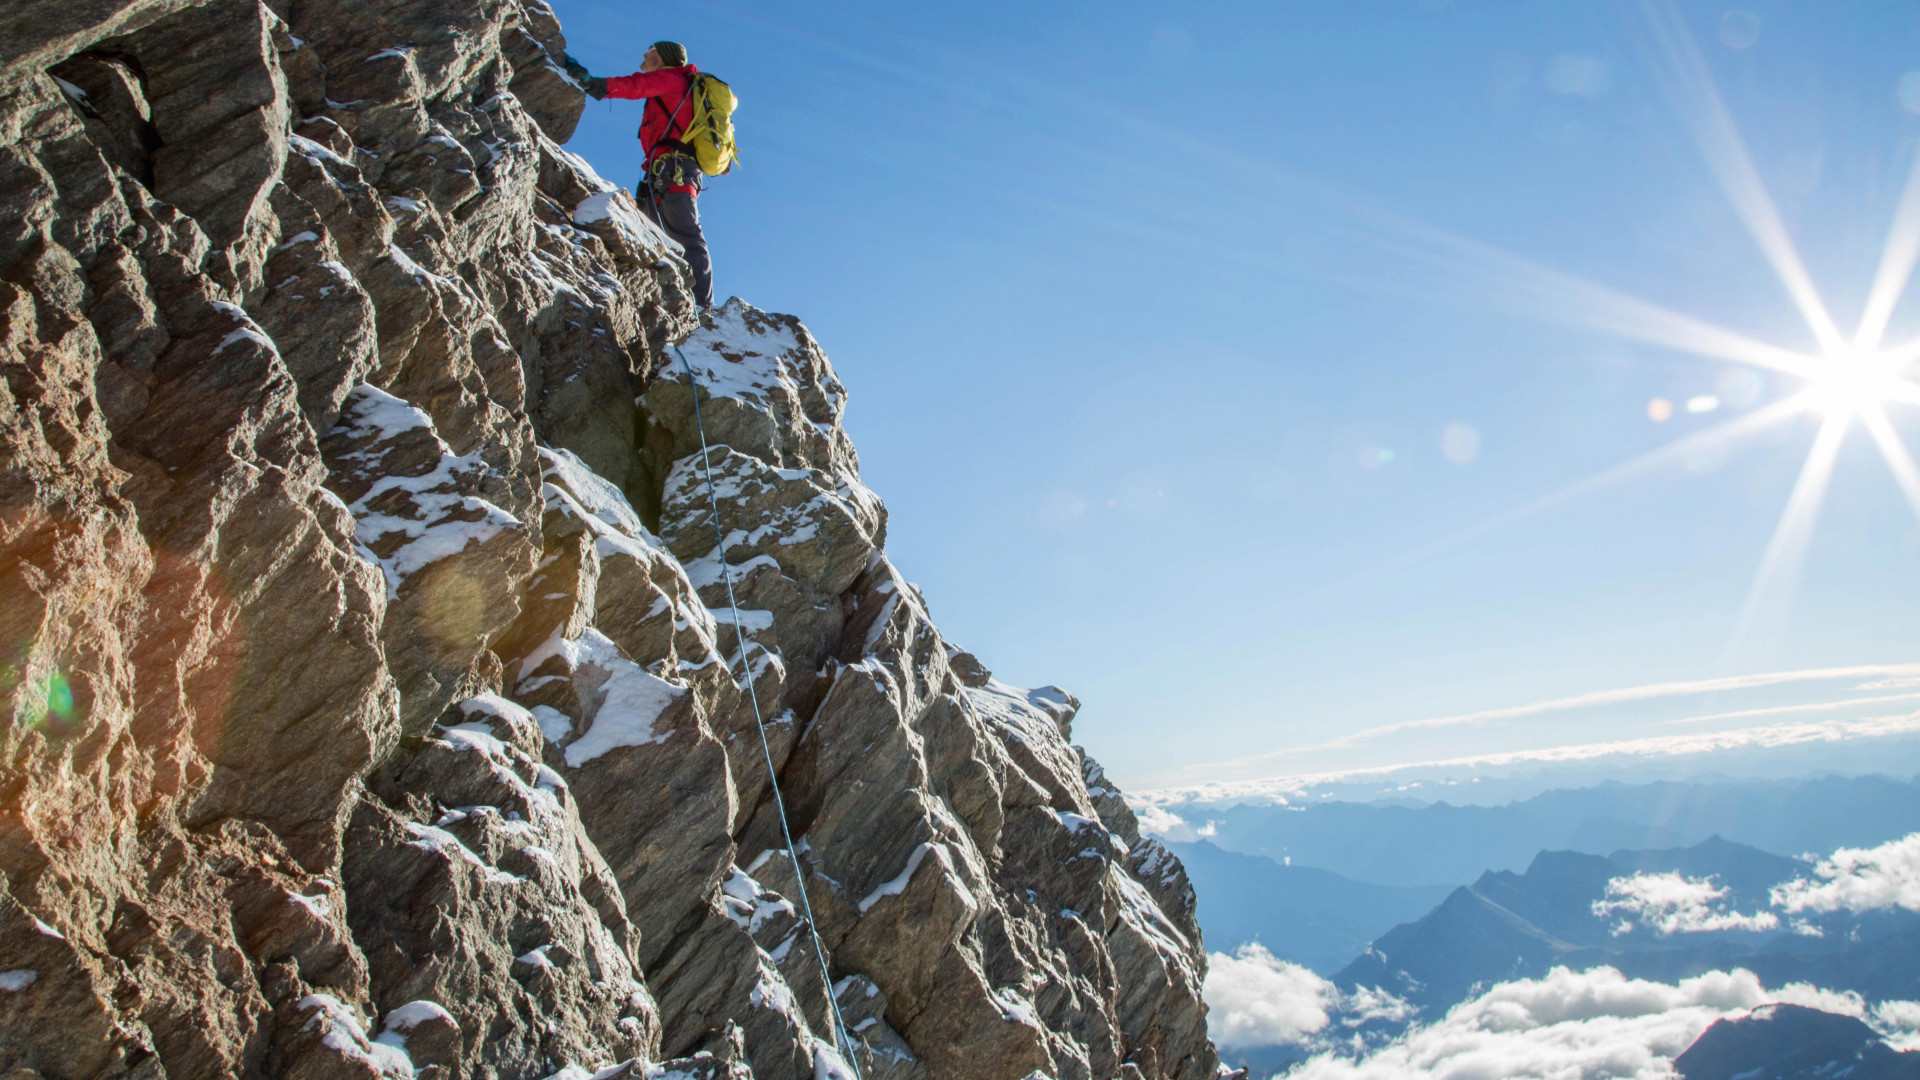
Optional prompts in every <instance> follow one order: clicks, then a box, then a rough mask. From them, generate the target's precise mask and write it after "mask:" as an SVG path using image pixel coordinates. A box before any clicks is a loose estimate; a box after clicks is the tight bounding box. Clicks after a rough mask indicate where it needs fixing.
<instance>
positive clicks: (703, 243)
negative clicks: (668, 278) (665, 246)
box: [640, 191, 713, 308]
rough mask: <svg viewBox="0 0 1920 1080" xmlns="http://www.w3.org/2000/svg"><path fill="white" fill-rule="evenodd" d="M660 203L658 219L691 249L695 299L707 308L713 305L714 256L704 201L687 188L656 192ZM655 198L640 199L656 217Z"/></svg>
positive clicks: (669, 231) (669, 233)
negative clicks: (704, 226)
mask: <svg viewBox="0 0 1920 1080" xmlns="http://www.w3.org/2000/svg"><path fill="white" fill-rule="evenodd" d="M654 199H657V200H658V202H659V205H660V213H659V216H658V218H656V220H657V221H658V222H659V225H660V227H661V228H662V229H664V230H666V233H667V235H668V236H671V237H673V238H674V240H676V241H678V242H679V244H680V246H681V247H683V248H685V249H686V251H687V265H688V266H689V267H691V268H692V269H693V300H694V303H697V304H699V305H700V306H701V307H703V308H710V307H712V306H713V259H712V257H711V256H709V255H708V254H707V238H706V235H705V234H704V233H702V232H701V231H700V204H699V202H698V200H696V199H695V198H694V196H692V195H690V194H688V193H687V192H684V191H665V192H656V193H655V195H654ZM653 201H654V200H653V199H642V200H640V208H641V209H643V210H645V211H647V216H649V217H653V216H654V214H653V209H654V208H653V206H652V205H651V204H652V202H653Z"/></svg>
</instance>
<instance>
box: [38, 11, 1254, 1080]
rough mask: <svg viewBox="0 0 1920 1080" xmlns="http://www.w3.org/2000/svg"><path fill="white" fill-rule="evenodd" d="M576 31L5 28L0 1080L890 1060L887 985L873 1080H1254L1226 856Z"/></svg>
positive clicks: (520, 14)
mask: <svg viewBox="0 0 1920 1080" xmlns="http://www.w3.org/2000/svg"><path fill="white" fill-rule="evenodd" d="M563 49H564V42H563V39H562V36H561V29H560V26H559V24H558V22H557V20H556V19H555V17H554V15H553V13H552V12H551V11H550V10H549V9H547V8H546V7H545V6H544V5H543V4H541V3H540V0H272V2H270V3H260V2H257V0H9V3H8V4H7V6H6V10H5V11H4V12H0V368H3V370H4V374H5V381H4V385H0V694H4V696H5V708H6V717H7V721H6V726H5V729H4V731H0V1076H4V1077H7V1078H9V1080H25V1078H31V1077H46V1078H50V1080H83V1078H93V1077H140V1078H159V1077H171V1078H176V1080H184V1078H200V1077H300V1078H336V1077H339V1078H346V1077H355V1078H370V1077H405V1076H421V1077H429V1076H430V1077H441V1078H454V1077H476V1078H495V1077H497V1078H545V1077H554V1076H559V1077H568V1078H576V1077H577V1078H584V1077H587V1076H589V1075H593V1074H595V1073H596V1071H597V1072H598V1073H599V1075H603V1076H631V1077H640V1076H646V1077H667V1076H680V1077H735V1078H737V1077H746V1076H757V1077H762V1078H782V1080H784V1078H786V1077H826V1076H840V1075H846V1074H847V1073H848V1072H849V1064H850V1063H848V1062H846V1061H843V1060H842V1057H841V1054H840V1053H839V1051H838V1050H837V1049H836V1040H835V1037H834V1032H833V1025H832V1019H831V1017H832V1014H833V1011H834V1010H833V1007H832V1006H833V1005H835V1004H837V1006H838V1011H839V1012H840V1013H841V1014H843V1015H844V1017H845V1022H846V1026H847V1028H848V1029H849V1030H850V1031H851V1033H852V1037H853V1039H854V1040H855V1042H856V1043H857V1047H856V1049H855V1051H854V1052H853V1055H852V1056H853V1058H854V1061H853V1062H852V1063H851V1065H853V1066H857V1067H858V1069H859V1071H860V1073H861V1075H863V1076H865V1077H869V1078H885V1080H910V1078H921V1077H925V1078H929V1080H944V1078H960V1077H967V1078H982V1080H1016V1078H1022V1077H1029V1076H1047V1077H1057V1078H1061V1080H1065V1078H1095V1080H1108V1078H1114V1077H1135V1078H1157V1077H1168V1078H1175V1077H1177V1078H1182V1080H1191V1078H1201V1077H1211V1076H1213V1075H1214V1073H1215V1071H1216V1068H1217V1065H1216V1058H1215V1055H1214V1052H1213V1049H1212V1047H1211V1045H1210V1044H1209V1043H1208V1041H1207V1038H1206V1033H1205V1008H1204V1006H1203V1005H1202V1004H1201V1001H1200V996H1199V990H1200V984H1201V979H1202V976H1203V968H1204V954H1203V953H1202V951H1201V947H1200V937H1199V931H1198V928H1197V926H1196V925H1195V922H1194V918H1193V894H1192V891H1191V889H1190V888H1189V887H1188V886H1187V883H1186V880H1185V875H1184V873H1183V871H1182V870H1181V869H1180V867H1179V864H1178V862H1177V861H1175V860H1173V859H1172V858H1171V856H1169V855H1168V854H1167V853H1166V851H1165V849H1163V848H1161V847H1160V846H1159V845H1158V844H1157V843H1155V842H1154V841H1152V840H1150V839H1143V838H1142V837H1141V836H1140V835H1139V833H1138V831H1137V829H1136V828H1135V825H1134V822H1133V819H1132V816H1131V814H1130V813H1129V812H1128V811H1127V809H1126V807H1125V806H1124V804H1123V803H1122V802H1121V801H1120V800H1119V798H1118V796H1117V795H1116V794H1115V793H1114V792H1113V791H1112V790H1111V787H1110V785H1108V784H1106V783H1105V781H1104V779H1103V778H1102V777H1101V775H1100V773H1099V769H1098V766H1097V765H1096V764H1094V763H1093V762H1092V761H1090V760H1089V759H1087V757H1086V756H1085V755H1084V754H1083V753H1082V752H1080V751H1079V750H1078V749H1076V748H1074V747H1073V746H1072V745H1071V743H1070V736H1071V729H1070V724H1071V721H1072V718H1073V714H1074V710H1075V708H1076V702H1075V701H1074V700H1073V698H1072V697H1070V696H1069V695H1067V694H1066V693H1064V692H1062V691H1059V690H1056V689H1052V688H1047V689H1043V690H1037V691H1024V690H1015V689H1013V688H1010V687H1008V686H1005V685H1003V684H1000V683H998V682H996V681H994V680H993V679H992V678H991V676H990V675H989V673H988V672H987V671H986V670H985V669H984V668H983V667H982V666H981V665H980V663H979V662H978V661H977V660H975V659H974V658H973V657H971V656H970V655H968V654H967V653H965V652H963V651H960V650H958V649H956V648H954V647H953V646H951V645H949V644H948V643H947V642H946V641H944V640H943V639H942V638H941V636H940V634H939V632H938V630H937V629H936V628H935V627H934V625H933V623H932V621H931V619H930V617H929V615H928V612H927V608H926V604H925V602H924V600H923V598H922V597H921V596H920V594H919V593H918V592H917V590H915V588H914V587H913V586H912V585H911V584H910V583H909V582H908V581H907V580H906V579H905V578H903V577H902V576H901V574H900V573H899V571H897V570H896V569H895V567H894V566H893V564H892V563H891V562H890V561H889V560H888V558H887V556H886V554H885V550H884V540H885V535H886V514H885V510H884V508H883V507H882V506H881V503H880V501H879V500H878V499H877V498H876V497H875V496H874V494H873V493H872V492H871V491H869V490H868V489H867V487H866V486H865V485H864V484H863V483H862V482H861V479H860V475H859V469H858V461H857V458H856V456H855V453H854V450H853V447H852V446H851V444H850V443H849V441H848V439H847V436H846V434H845V432H844V430H843V429H842V426H841V419H842V415H843V412H844V409H845V407H846V401H847V394H846V391H845V390H844V388H843V387H842V386H841V384H840V382H839V381H838V380H837V379H836V377H835V375H834V373H833V369H832V367H831V366H830V365H829V363H828V361H827V358H826V356H825V354H824V353H823V352H822V351H821V349H820V347H819V346H818V345H817V344H816V343H815V342H814V341H813V339H812V338H811V337H810V336H809V334H808V333H807V331H806V328H805V327H804V326H802V325H801V323H800V322H799V321H798V320H797V319H794V318H791V317H789V316H783V315H772V314H767V313H764V312H761V311H759V310H756V309H754V308H752V307H750V306H747V305H745V304H742V303H740V302H739V301H733V302H731V303H729V304H728V305H727V306H725V307H724V308H722V309H719V310H717V311H713V312H708V313H704V314H696V312H695V311H694V310H693V307H692V305H691V302H690V299H689V292H688V281H689V278H688V274H687V271H686V267H685V264H684V263H683V262H682V261H681V260H680V259H679V258H678V255H677V253H676V252H675V251H674V250H673V249H672V245H671V243H670V242H669V241H667V240H666V239H665V238H664V237H663V236H662V235H661V234H660V233H659V232H658V231H656V230H655V229H653V228H652V227H651V226H650V225H648V224H647V223H646V222H645V220H644V219H643V218H641V217H640V216H639V215H638V214H637V213H636V208H635V206H634V205H633V202H632V200H631V199H630V197H629V196H628V195H627V194H626V193H625V192H622V191H618V190H616V189H614V188H613V187H612V186H611V185H609V184H607V183H605V182H604V181H602V180H601V179H600V178H599V177H598V176H596V175H595V174H594V172H593V170H592V169H591V168H590V167H589V166H587V165H586V163H584V162H583V161H581V160H579V159H578V158H576V157H574V156H572V155H570V154H568V153H567V152H566V151H564V150H562V149H561V148H560V145H559V144H560V143H561V142H563V141H564V140H565V139H566V138H567V137H568V136H569V135H570V133H571V130H572V127H573V124H574V122H575V120H576V119H577V117H578V115H579V111H580V108H581V106H582V98H581V94H580V91H579V88H578V87H577V86H575V85H573V84H572V83H571V82H570V81H569V80H568V79H567V78H566V76H565V75H564V74H563V72H562V71H561V70H560V67H559V65H558V64H557V63H556V61H557V59H558V58H559V57H560V56H561V55H562V52H563ZM675 342H684V356H685V359H686V364H685V365H684V366H683V365H681V364H680V363H679V362H678V360H677V359H675V360H673V362H672V364H671V366H670V364H669V358H670V357H672V356H673V355H674V354H673V353H672V352H671V351H670V350H669V349H668V345H669V344H670V343H675ZM688 368H690V369H691V371H692V375H693V377H692V378H691V379H690V378H689V377H688V374H687V370H686V369H688ZM696 405H697V406H698V408H699V410H700V412H701V415H702V417H703V418H704V420H705V425H706V431H707V434H708V436H709V437H710V439H711V440H712V442H713V444H714V450H713V453H712V456H711V462H712V468H713V481H714V490H715V492H716V494H717V506H715V505H713V504H711V503H710V502H709V499H708V489H707V486H706V477H705V476H704V474H703V473H702V470H701V467H700V466H701V458H700V455H699V453H698V450H699V439H698V436H697V434H696V430H695V421H694V415H695V407H696ZM716 513H717V516H718V521H719V526H720V530H719V532H720V537H721V538H720V539H716V532H715V529H714V517H713V515H714V514H716ZM729 578H730V579H731V581H732V583H733V584H734V586H735V589H736V591H737V594H738V597H739V607H740V608H741V611H740V619H739V623H740V632H741V637H740V638H739V639H737V640H736V638H735V636H734V634H735V631H734V628H733V622H732V615H731V612H730V610H729V608H728V606H727V604H726V592H725V590H726V582H727V580H728V579H729ZM755 699H757V701H758V703H759V704H760V705H761V706H762V708H763V709H764V713H765V716H766V719H767V726H766V733H767V744H768V750H769V751H770V754H769V756H770V757H771V759H772V763H773V766H774V775H777V777H778V785H779V790H780V791H781V792H782V793H783V794H784V797H785V800H786V805H787V809H788V818H789V823H790V825H791V827H792V831H793V833H794V834H795V836H797V837H798V838H799V843H798V848H797V850H798V858H797V860H795V859H791V858H789V857H788V855H787V852H786V849H785V847H784V846H783V844H782V842H781V839H780V837H781V829H780V824H781V823H780V821H779V818H778V817H777V814H776V811H775V809H774V802H773V800H772V798H771V795H772V789H771V787H770V784H769V774H768V770H767V767H766V763H765V759H764V758H763V756H762V749H761V742H760V734H759V731H758V729H757V727H756V723H755V714H754V709H753V705H754V701H755ZM802 890H804V891H805V892H804V896H805V898H807V899H809V900H810V901H811V910H812V912H813V922H814V924H817V925H810V924H809V922H808V921H807V919H806V918H805V906H804V905H799V904H798V903H797V901H798V900H799V899H801V897H802ZM815 930H817V932H818V937H819V941H820V943H821V946H822V951H823V952H824V955H825V959H826V962H827V966H828V967H829V969H830V971H829V973H827V974H826V975H824V976H823V974H822V972H821V970H820V967H819V964H818V960H817V957H816V952H815V950H814V947H813V931H815Z"/></svg>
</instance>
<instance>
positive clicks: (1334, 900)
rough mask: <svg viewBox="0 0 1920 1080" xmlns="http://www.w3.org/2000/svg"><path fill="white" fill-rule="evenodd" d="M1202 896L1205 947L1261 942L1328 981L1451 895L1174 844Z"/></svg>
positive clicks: (1202, 845)
mask: <svg viewBox="0 0 1920 1080" xmlns="http://www.w3.org/2000/svg"><path fill="white" fill-rule="evenodd" d="M1167 846H1168V847H1170V848H1172V849H1173V852H1174V854H1176V855H1178V856H1180V861H1181V862H1182V863H1185V864H1186V867H1187V879H1188V880H1189V881H1191V882H1192V883H1193V888H1194V892H1195V893H1196V894H1198V895H1199V896H1200V897H1202V901H1201V904H1200V916H1201V918H1202V920H1204V921H1203V926H1202V932H1203V933H1204V934H1205V936H1206V944H1207V948H1208V949H1210V950H1212V951H1214V952H1232V951H1233V950H1234V949H1236V948H1238V947H1239V946H1241V945H1243V944H1245V943H1247V942H1249V941H1258V942H1259V943H1260V944H1262V945H1264V946H1266V947H1267V951H1268V952H1271V953H1272V954H1273V955H1275V956H1277V957H1279V958H1280V959H1282V960H1291V961H1292V962H1294V963H1296V964H1300V965H1301V966H1303V967H1308V968H1312V969H1313V970H1314V971H1316V972H1319V973H1320V974H1322V975H1327V974H1331V973H1332V972H1335V971H1338V970H1339V969H1340V968H1341V966H1342V965H1344V964H1346V963H1347V962H1349V961H1351V960H1352V959H1353V958H1354V957H1355V956H1356V955H1358V954H1359V953H1360V952H1362V951H1363V950H1365V949H1366V947H1367V946H1368V945H1369V944H1371V943H1372V942H1373V940H1374V939H1375V938H1377V937H1379V936H1380V935H1381V934H1384V933H1386V932H1387V931H1388V930H1389V929H1391V928H1392V927H1394V926H1396V925H1398V924H1400V923H1403V922H1408V921H1411V920H1413V919H1417V918H1419V917H1420V916H1421V915H1423V914H1425V913H1426V912H1428V911H1431V910H1432V909H1433V906H1434V905H1435V904H1438V903H1439V902H1440V901H1441V900H1443V899H1445V898H1446V896H1447V894H1448V893H1449V892H1451V891H1452V890H1450V889H1449V888H1448V887H1447V886H1444V885H1425V886H1411V887H1397V886H1392V885H1369V884H1367V883H1365V882H1360V881H1354V880H1352V879H1350V878H1345V877H1341V876H1340V875H1339V874H1335V873H1331V872H1329V871H1326V870H1317V869H1314V868H1312V867H1305V866H1286V865H1283V864H1281V863H1277V862H1274V861H1273V860H1271V859H1266V858H1262V857H1261V856H1258V855H1242V854H1240V853H1238V852H1233V851H1223V850H1221V849H1220V848H1218V847H1215V846H1214V845H1212V844H1210V843H1207V842H1206V841H1204V840H1202V841H1200V842H1198V843H1193V844H1169V845H1167Z"/></svg>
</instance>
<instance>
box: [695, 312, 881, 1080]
mask: <svg viewBox="0 0 1920 1080" xmlns="http://www.w3.org/2000/svg"><path fill="white" fill-rule="evenodd" d="M667 347H668V348H670V349H672V350H673V354H674V355H675V356H678V357H679V358H680V367H681V368H682V369H683V370H685V371H686V373H687V388H688V389H689V390H691V391H692V392H693V429H694V431H695V432H697V433H698V434H699V436H700V467H701V469H702V471H703V472H705V474H706V481H707V506H708V507H709V508H710V509H711V510H712V511H713V543H714V558H716V559H718V560H719V561H720V580H722V581H724V582H726V583H727V610H728V611H729V612H730V613H732V616H733V640H734V643H735V647H736V648H737V649H738V650H739V653H740V670H741V673H742V674H743V675H744V676H745V679H746V683H747V700H748V701H750V702H752V703H753V726H754V728H755V729H756V730H757V731H759V733H760V756H761V758H762V760H764V761H765V762H766V765H767V787H768V788H769V789H771V790H772V791H773V809H774V812H775V813H776V814H777V815H778V816H779V818H780V835H781V836H782V837H783V838H784V839H785V840H786V844H787V859H788V861H789V862H790V863H791V864H792V865H793V878H794V881H795V882H797V883H798V884H799V886H800V908H801V910H802V911H804V912H805V913H806V916H807V935H808V936H809V937H811V938H812V939H813V957H814V959H815V960H817V961H819V963H820V981H821V983H822V984H823V985H824V986H825V988H826V991H827V1007H828V1009H830V1010H832V1012H833V1030H834V1035H835V1038H836V1041H837V1042H839V1044H840V1052H841V1054H842V1055H843V1056H844V1057H845V1058H846V1061H847V1068H849V1069H852V1070H853V1080H861V1076H860V1062H859V1060H858V1058H857V1056H856V1055H855V1053H854V1049H853V1048H854V1042H853V1036H852V1035H851V1034H849V1033H848V1032H847V1021H846V1018H845V1017H843V1016H841V1015H840V998H839V995H837V994H835V993H834V989H833V972H832V971H831V970H829V969H828V967H827V949H826V946H825V945H823V944H821V943H820V929H819V923H817V922H815V921H814V918H813V901H811V900H809V899H807V881H806V878H805V876H804V874H805V872H804V871H803V870H801V868H800V852H799V849H798V847H797V846H796V845H795V844H794V842H793V828H792V826H790V825H788V824H787V800H786V799H785V798H784V797H782V796H781V794H780V778H779V777H778V776H777V775H775V772H774V768H773V749H772V748H771V747H770V746H769V745H768V743H767V722H766V719H765V717H763V716H762V715H761V713H760V692H759V690H758V689H756V688H755V687H754V685H753V665H752V664H751V663H749V661H748V659H747V632H746V631H745V630H743V629H742V628H741V626H740V605H739V603H738V602H737V601H735V600H734V597H733V571H732V570H731V569H730V568H729V567H728V566H727V540H726V534H725V533H724V532H723V531H722V530H721V528H720V499H719V496H718V495H717V494H715V491H714V485H713V459H712V451H711V450H709V449H708V447H707V428H706V424H705V423H703V422H702V421H701V419H700V380H699V378H698V377H697V376H695V375H694V373H693V365H692V364H691V363H689V362H688V361H687V354H686V353H685V352H682V351H681V349H680V346H678V345H669V346H667ZM727 676H728V677H729V678H731V677H732V676H733V665H732V664H728V665H727ZM734 685H735V687H738V686H739V683H735V684H734Z"/></svg>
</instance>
